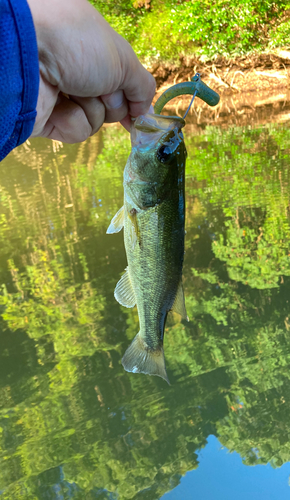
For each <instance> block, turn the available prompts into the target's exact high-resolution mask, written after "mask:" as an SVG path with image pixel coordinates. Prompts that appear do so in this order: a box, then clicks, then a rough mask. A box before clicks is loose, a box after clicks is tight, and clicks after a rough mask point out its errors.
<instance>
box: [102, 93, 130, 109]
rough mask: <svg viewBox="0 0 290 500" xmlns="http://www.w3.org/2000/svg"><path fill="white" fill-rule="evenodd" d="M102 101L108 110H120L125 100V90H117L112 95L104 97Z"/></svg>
mask: <svg viewBox="0 0 290 500" xmlns="http://www.w3.org/2000/svg"><path fill="white" fill-rule="evenodd" d="M102 100H103V102H104V104H105V106H106V108H108V109H118V108H120V107H121V106H122V105H123V104H124V102H125V100H124V94H123V90H116V92H113V93H112V94H107V95H102Z"/></svg>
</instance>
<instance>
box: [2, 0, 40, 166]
mask: <svg viewBox="0 0 290 500" xmlns="http://www.w3.org/2000/svg"><path fill="white" fill-rule="evenodd" d="M38 88H39V63H38V51H37V43H36V34H35V29H34V25H33V20H32V16H31V12H30V9H29V7H28V4H27V2H26V0H0V161H1V160H3V158H5V156H7V155H8V153H10V151H11V150H12V149H14V148H15V147H16V146H19V144H22V143H23V142H24V141H26V139H27V138H28V137H29V136H30V135H31V133H32V129H33V126H34V122H35V117H36V104H37V97H38Z"/></svg>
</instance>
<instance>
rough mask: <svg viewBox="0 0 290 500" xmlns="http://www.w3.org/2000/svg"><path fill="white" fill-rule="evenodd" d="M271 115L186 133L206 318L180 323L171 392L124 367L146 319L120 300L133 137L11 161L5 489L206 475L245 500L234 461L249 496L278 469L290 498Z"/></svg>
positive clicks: (279, 220) (142, 494) (197, 275)
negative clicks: (121, 218) (116, 220)
mask: <svg viewBox="0 0 290 500" xmlns="http://www.w3.org/2000/svg"><path fill="white" fill-rule="evenodd" d="M265 113H267V110H264V114H263V123H260V124H259V123H253V122H252V121H251V123H246V124H243V123H244V122H242V123H241V124H236V125H235V124H231V126H226V124H225V122H224V121H223V123H222V126H221V127H219V126H216V125H215V123H211V124H205V123H204V122H203V123H200V124H199V122H198V120H197V121H196V123H195V124H193V125H189V126H188V127H187V129H185V136H186V145H187V150H188V161H187V171H186V231H187V234H186V239H185V247H186V254H185V263H184V273H183V274H184V289H185V300H186V307H187V312H188V315H189V318H190V322H189V323H186V322H182V321H181V320H180V317H179V316H178V315H176V314H174V315H172V317H171V318H169V320H168V323H167V328H166V332H165V343H164V344H165V356H166V362H167V371H168V375H169V379H170V381H171V384H172V385H171V386H170V387H169V386H167V384H166V383H165V382H164V381H163V380H162V379H159V378H157V377H149V376H145V375H138V374H129V373H127V372H125V371H124V370H123V367H122V365H121V357H122V354H123V353H124V351H125V350H126V347H127V346H128V345H129V343H130V341H131V339H133V337H134V336H135V334H136V333H137V332H138V315H137V311H136V308H134V309H133V310H128V309H126V308H124V307H122V306H120V305H119V304H118V303H117V302H116V301H115V299H114V295H113V292H114V287H115V284H116V282H117V281H118V279H119V278H120V276H121V274H122V273H123V270H124V268H125V267H126V256H125V251H124V245H123V236H122V234H121V233H120V234H116V235H106V229H107V227H108V225H109V222H110V220H111V218H112V216H113V215H114V214H115V212H116V211H117V210H118V209H119V208H120V207H121V205H122V196H123V187H122V174H123V169H124V165H125V162H126V158H127V156H128V153H129V151H130V144H129V138H128V135H127V133H126V132H125V131H123V130H122V129H121V128H119V127H117V126H115V127H107V128H104V129H103V130H102V131H100V132H99V133H98V134H97V135H96V136H94V137H93V138H91V139H89V140H88V141H87V142H86V143H83V144H80V145H74V146H69V145H62V144H60V143H57V142H53V143H52V142H50V141H46V140H43V139H35V140H31V141H30V143H29V144H25V145H23V146H21V147H20V148H18V149H17V150H15V151H14V152H13V153H11V155H10V156H9V157H8V158H7V159H6V160H5V161H3V162H2V163H1V169H0V247H1V252H0V275H1V279H0V286H1V295H0V313H1V315H0V321H1V326H0V496H1V500H2V498H3V500H4V499H5V500H6V499H9V500H11V499H13V500H14V499H15V500H17V499H27V500H28V499H29V500H30V499H51V500H53V499H58V498H59V499H60V498H61V499H71V498H73V499H84V498H86V499H96V498H97V499H118V500H127V499H134V500H155V499H160V498H162V497H163V496H164V500H167V499H168V500H173V499H180V498H182V499H191V498H193V495H194V494H197V495H198V494H199V493H198V492H199V491H200V490H198V489H197V488H198V487H199V486H198V485H202V482H203V481H204V490H202V491H203V493H202V498H205V500H218V498H219V497H218V496H217V495H218V493H217V492H219V493H221V492H224V493H223V496H222V497H220V498H223V500H228V499H231V498H232V497H233V496H234V497H235V498H238V497H236V496H235V489H234V488H235V486H234V484H233V485H232V487H231V484H232V483H231V482H230V479H228V483H227V479H226V478H227V477H229V475H230V474H231V471H232V473H233V472H235V474H236V475H237V474H238V478H237V484H238V485H239V491H240V490H242V491H243V488H244V492H245V493H246V492H247V491H248V489H247V488H248V485H249V484H252V485H259V484H260V482H261V481H262V480H261V477H260V475H261V470H265V471H271V473H270V472H269V474H268V477H269V478H270V479H269V481H270V483H269V484H270V485H271V487H270V486H269V489H268V493H269V495H270V492H271V491H272V490H271V488H272V489H273V488H278V487H279V488H280V489H279V490H278V489H276V491H279V492H280V493H279V499H282V500H284V498H285V499H286V498H289V494H290V488H289V485H288V475H289V473H290V467H289V462H290V419H289V414H290V380H289V379H290V367H289V365H290V304H289V299H290V242H289V241H290V240H289V237H290V224H289V223H290V214H289V193H290V186H289V180H290V176H289V159H290V122H289V121H287V120H286V121H285V122H284V123H275V122H271V120H270V118H269V121H268V123H265V119H264V116H265ZM271 116H272V115H271ZM237 123H238V122H237ZM212 440H214V442H215V443H217V445H216V448H215V449H212V448H211V446H212V442H213V441H212ZM207 443H208V446H207ZM220 448H223V450H222V451H220V452H219V451H218V450H219V449H220ZM229 452H233V453H232V454H230V453H229ZM223 453H226V457H227V460H224V461H223V458H222V456H223V455H222V454H223ZM204 456H207V457H210V459H209V462H206V460H205V459H204ZM219 457H220V458H219ZM237 460H238V462H237ZM215 461H216V462H217V461H221V462H220V463H221V464H225V465H224V466H223V465H222V466H221V469H220V470H224V471H225V472H226V471H228V472H227V474H226V473H225V474H224V475H223V474H220V475H215V474H214V467H215ZM206 464H207V465H206ZM237 464H238V465H237ZM243 464H244V465H243ZM266 464H267V465H266ZM204 467H207V468H204ZM262 467H264V469H262ZM285 467H286V468H285ZM202 470H205V471H206V473H203V475H202ZM189 471H191V472H189ZM187 473H188V474H187ZM186 474H187V475H186ZM211 474H212V477H216V478H217V479H216V481H217V483H216V485H215V489H213V487H212V488H211V487H209V484H212V483H208V484H206V483H205V481H206V477H207V476H209V475H211ZM185 475H186V476H185ZM183 476H185V477H183ZM199 477H201V479H198V478H199ZM235 477H236V476H235ZM195 478H196V479H195ZM219 481H220V483H219ZM184 485H185V486H186V487H185V489H184ZM225 486H226V487H227V488H226V489H225ZM180 488H183V489H180ZM195 488H196V489H195ZM251 492H252V496H250V495H248V496H249V498H260V497H258V496H257V497H255V496H253V495H254V494H255V488H254V486H253V488H252V490H251ZM269 495H268V496H265V497H264V498H265V499H266V498H267V499H268V498H269V499H270V498H273V499H274V497H271V496H269ZM283 495H284V496H283ZM197 497H198V496H197ZM200 498H201V497H200ZM241 498H242V496H241ZM276 498H277V497H276Z"/></svg>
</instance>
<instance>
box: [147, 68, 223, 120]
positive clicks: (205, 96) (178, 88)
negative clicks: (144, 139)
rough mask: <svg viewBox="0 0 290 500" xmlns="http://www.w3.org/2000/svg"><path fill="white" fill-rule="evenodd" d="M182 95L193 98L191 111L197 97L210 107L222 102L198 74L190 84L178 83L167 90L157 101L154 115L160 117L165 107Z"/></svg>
mask: <svg viewBox="0 0 290 500" xmlns="http://www.w3.org/2000/svg"><path fill="white" fill-rule="evenodd" d="M180 95H192V96H193V98H192V101H191V103H190V105H189V109H190V106H191V104H192V102H193V99H194V98H195V96H196V97H199V98H200V99H202V100H203V101H204V102H206V103H207V104H208V105H209V106H216V105H217V104H218V103H219V100H220V96H219V95H218V94H217V93H216V92H215V91H214V90H212V89H211V88H210V87H208V86H207V85H206V84H205V83H204V82H203V81H202V80H201V78H200V74H199V73H196V75H194V77H193V78H192V79H191V81H190V82H182V83H177V84H176V85H173V87H170V88H169V89H168V90H165V92H163V94H162V95H161V96H160V97H159V99H157V101H156V103H155V106H154V113H155V114H156V115H160V113H161V111H162V110H163V108H164V106H165V105H166V104H167V103H168V102H169V101H171V99H174V97H178V96H180ZM189 109H188V110H189ZM187 112H188V111H187ZM186 115H187V113H186V114H185V115H184V117H183V118H185V117H186Z"/></svg>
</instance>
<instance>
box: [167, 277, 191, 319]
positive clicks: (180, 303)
mask: <svg viewBox="0 0 290 500" xmlns="http://www.w3.org/2000/svg"><path fill="white" fill-rule="evenodd" d="M171 311H173V312H177V313H178V314H180V316H181V317H182V319H186V320H187V321H189V318H188V316H187V312H186V308H185V301H184V292H183V286H182V281H181V280H180V282H179V285H178V289H177V294H176V297H175V301H174V304H173V306H172V308H171Z"/></svg>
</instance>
